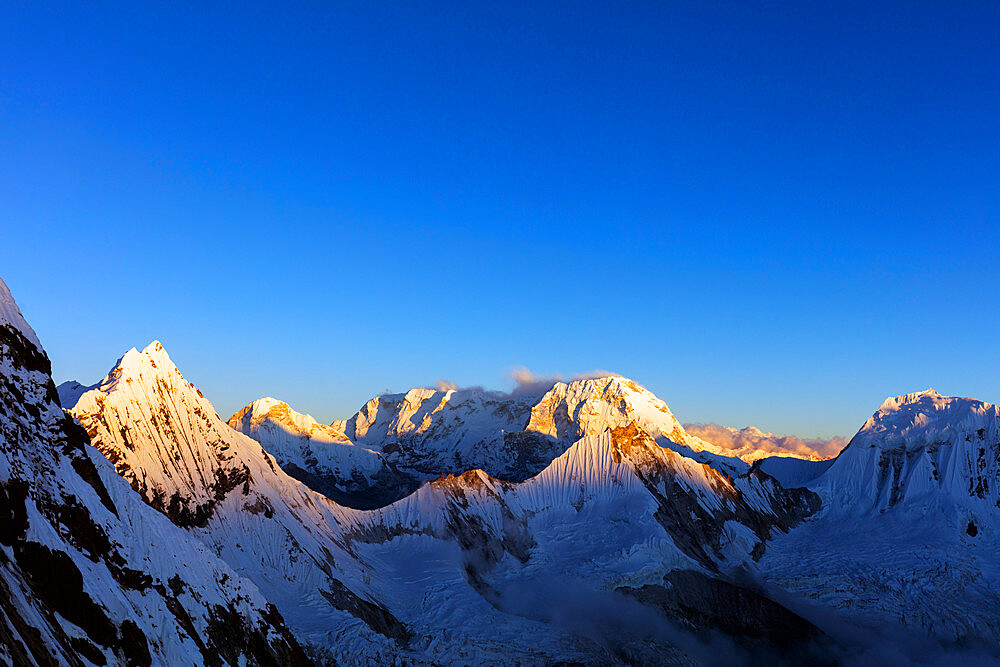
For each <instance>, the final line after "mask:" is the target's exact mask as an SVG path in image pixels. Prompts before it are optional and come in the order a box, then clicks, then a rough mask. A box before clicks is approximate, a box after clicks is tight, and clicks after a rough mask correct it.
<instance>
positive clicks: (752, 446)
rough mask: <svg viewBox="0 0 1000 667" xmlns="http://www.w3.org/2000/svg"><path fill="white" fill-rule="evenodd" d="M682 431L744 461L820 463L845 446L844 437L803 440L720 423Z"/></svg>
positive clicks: (685, 426)
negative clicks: (791, 458) (772, 458)
mask: <svg viewBox="0 0 1000 667" xmlns="http://www.w3.org/2000/svg"><path fill="white" fill-rule="evenodd" d="M684 429H685V430H686V431H687V432H688V433H690V434H691V435H694V436H697V437H699V438H701V439H702V440H707V441H708V442H710V443H712V444H713V445H717V446H719V447H722V448H723V449H727V450H729V451H730V453H731V455H732V456H738V457H740V458H741V459H743V460H744V461H755V460H757V459H762V458H765V457H767V456H776V455H777V456H794V457H796V458H802V459H809V460H812V461H822V460H824V459H829V458H833V457H834V456H836V455H837V454H839V453H840V450H842V449H843V448H844V447H846V446H847V443H848V439H847V438H842V437H840V436H836V437H833V438H829V439H823V438H810V439H804V438H799V437H798V436H794V435H775V434H774V433H764V432H763V431H761V430H760V429H758V428H755V427H753V426H747V427H746V428H741V429H735V428H731V427H729V426H720V425H719V424H685V425H684Z"/></svg>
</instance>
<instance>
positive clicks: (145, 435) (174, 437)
mask: <svg viewBox="0 0 1000 667" xmlns="http://www.w3.org/2000/svg"><path fill="white" fill-rule="evenodd" d="M71 413H72V414H73V415H74V416H75V417H76V418H77V419H79V421H80V423H81V424H82V425H83V427H84V428H85V429H86V431H87V433H88V434H89V436H90V438H91V441H92V442H93V443H94V445H95V446H96V447H97V448H98V449H99V450H100V451H101V452H102V453H103V454H104V455H105V456H106V457H107V458H108V460H109V461H111V462H112V463H113V464H114V466H115V469H116V470H117V471H118V473H119V474H120V475H121V476H122V477H123V478H124V479H125V480H127V481H128V482H129V484H131V486H132V488H133V489H135V490H136V491H137V492H138V493H139V494H140V495H141V496H142V497H143V498H144V499H145V501H146V502H147V503H148V504H149V505H151V506H152V507H154V508H156V509H158V510H160V511H161V512H162V513H163V514H165V515H166V516H167V517H169V518H170V520H171V521H173V523H174V524H176V525H177V526H179V527H182V528H185V529H187V530H188V532H189V533H190V534H191V535H193V536H194V537H196V538H197V539H198V540H200V541H201V542H202V543H203V544H205V545H206V546H207V547H208V548H209V549H210V550H211V551H213V552H214V553H215V554H217V555H218V556H219V557H221V558H222V559H223V560H224V561H225V562H227V563H228V564H229V565H230V566H231V567H232V568H233V569H234V570H236V572H237V573H239V574H240V575H241V576H245V577H247V578H248V579H250V580H251V581H253V582H254V583H255V584H256V585H257V586H258V587H259V588H260V590H261V591H262V592H263V593H264V595H265V596H266V597H267V599H268V600H270V601H271V602H273V603H274V604H275V605H276V606H277V608H278V610H279V611H280V612H281V613H282V615H283V616H284V617H285V619H286V621H287V622H288V624H289V626H290V627H291V628H292V630H293V631H294V632H295V633H296V635H297V636H298V637H299V638H300V640H302V641H304V642H306V643H307V644H308V645H309V648H310V652H311V653H312V655H313V657H315V658H317V659H320V660H327V659H329V660H338V661H340V660H345V659H347V660H359V659H370V660H373V661H376V662H381V661H383V660H384V659H387V656H391V655H395V654H396V652H397V651H398V650H400V649H401V648H403V647H404V646H405V644H406V642H407V640H408V636H409V632H408V631H407V629H406V628H405V627H404V626H403V625H402V624H401V623H400V622H398V621H397V620H396V619H395V618H394V617H393V615H392V614H391V613H390V612H389V611H388V610H387V609H386V608H385V606H384V605H383V604H382V603H381V602H380V601H379V600H378V594H377V592H376V591H375V590H374V589H373V588H372V587H371V586H369V585H368V583H367V581H366V580H367V579H368V578H369V577H370V574H369V567H368V565H367V564H366V563H364V562H363V561H361V560H359V559H358V558H357V556H356V555H355V554H353V553H351V552H350V550H349V547H348V546H347V545H346V544H344V542H343V541H342V540H341V539H340V534H341V530H340V525H341V524H342V523H345V522H346V521H347V520H348V518H347V513H348V512H349V511H350V510H346V509H345V508H342V507H340V506H339V505H337V504H336V503H334V502H333V501H331V500H329V499H327V498H326V497H324V496H322V495H320V494H318V493H316V492H314V491H312V490H311V489H309V488H308V487H306V486H305V485H303V484H301V483H300V482H298V481H296V480H294V479H292V478H291V477H289V476H288V475H287V474H285V473H284V472H283V471H282V470H281V468H280V467H278V465H277V464H276V462H275V461H274V459H273V457H271V456H270V455H269V454H267V453H266V452H265V451H264V450H263V449H262V448H261V446H260V444H259V443H258V442H257V441H255V440H252V439H251V438H249V437H247V436H245V435H242V434H241V433H237V432H236V431H235V430H233V429H232V428H230V427H229V426H228V425H227V424H226V423H225V422H223V421H222V420H221V419H220V418H219V416H218V415H217V414H216V412H215V409H214V408H213V407H212V405H211V403H209V402H208V400H207V399H205V397H204V396H203V395H202V394H201V392H200V391H198V390H197V389H196V388H195V387H194V385H192V384H191V383H189V382H188V381H187V380H185V379H184V377H183V376H182V375H181V373H180V371H178V369H177V367H176V366H175V365H174V363H173V361H171V359H170V357H169V356H168V355H167V353H166V351H165V350H164V349H163V346H162V345H161V344H160V343H159V342H156V341H154V342H153V343H151V344H150V345H149V346H147V347H146V348H145V349H144V350H142V351H138V350H136V349H134V348H133V349H131V350H129V351H128V352H126V353H125V355H124V356H123V357H122V358H121V359H120V360H119V361H118V363H117V364H116V365H115V367H114V368H113V369H112V370H111V372H109V373H108V375H107V377H106V378H105V379H104V380H103V381H102V382H101V383H99V385H98V386H97V388H96V389H93V390H91V391H89V392H87V393H85V394H83V395H82V396H81V397H80V399H79V401H78V402H77V403H76V405H75V406H74V407H73V409H72V411H71Z"/></svg>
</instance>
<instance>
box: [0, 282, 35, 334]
mask: <svg viewBox="0 0 1000 667" xmlns="http://www.w3.org/2000/svg"><path fill="white" fill-rule="evenodd" d="M4 324H8V325H10V326H11V327H13V328H14V329H16V330H17V331H20V332H21V334H22V335H23V336H24V337H25V338H27V339H28V340H29V341H30V342H32V343H34V345H35V347H37V348H38V349H42V344H41V342H40V341H39V340H38V336H36V335H35V330H34V329H32V328H31V326H30V325H29V324H28V323H27V322H25V320H24V317H23V316H22V315H21V310H20V308H18V307H17V304H16V303H15V302H14V297H13V296H11V293H10V290H9V289H7V283H5V282H4V281H3V280H2V279H0V326H2V325H4Z"/></svg>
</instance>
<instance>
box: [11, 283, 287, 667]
mask: <svg viewBox="0 0 1000 667" xmlns="http://www.w3.org/2000/svg"><path fill="white" fill-rule="evenodd" d="M305 661H306V658H305V656H304V655H303V654H302V652H301V650H300V649H299V646H298V644H297V642H296V640H295V639H294V637H293V636H292V634H291V633H290V632H289V631H288V629H287V628H286V627H285V625H284V622H283V620H282V618H281V616H280V615H279V613H278V612H277V611H275V609H274V608H273V607H272V606H271V605H270V604H269V603H268V602H267V601H266V600H265V598H264V597H263V596H262V595H261V593H260V591H259V590H258V589H257V587H256V586H254V585H253V584H252V583H250V582H248V581H246V580H245V579H242V578H241V577H239V576H238V575H237V574H236V573H235V572H234V571H233V570H232V569H231V568H230V567H229V566H227V565H226V564H225V563H224V562H222V561H221V560H219V559H218V558H216V557H215V556H214V555H213V554H212V553H211V552H209V551H208V550H207V549H206V548H205V547H204V546H203V545H202V544H201V543H200V542H198V541H197V540H194V539H192V538H191V537H190V536H189V535H187V534H186V533H185V532H184V531H183V530H181V529H179V528H177V527H175V526H173V525H171V523H170V522H169V521H168V520H167V519H166V518H165V517H163V516H162V515H161V514H159V513H158V512H155V511H154V510H152V509H150V508H149V507H148V506H147V505H146V504H144V503H143V502H142V500H141V499H140V498H139V496H138V495H137V494H136V493H135V492H134V491H132V489H130V488H129V487H128V485H127V484H126V483H125V482H124V481H123V480H122V479H121V478H120V477H119V476H118V475H117V474H115V471H114V469H113V468H112V467H111V465H110V464H109V463H108V462H107V460H106V459H105V458H104V457H103V456H101V455H100V453H98V452H97V451H96V450H94V449H93V447H91V446H90V445H89V444H87V437H86V434H85V433H84V432H83V431H82V430H81V429H80V428H79V426H77V425H76V424H75V423H74V422H73V420H72V419H70V418H69V417H68V416H66V415H65V413H64V412H63V411H62V410H61V409H60V407H59V404H58V402H57V397H56V389H55V386H54V385H53V383H52V379H51V377H50V366H49V360H48V357H47V356H46V355H45V353H44V352H43V351H42V349H41V347H40V345H39V343H38V339H37V337H36V336H35V334H34V332H33V331H32V330H31V328H30V327H29V326H28V325H27V324H26V323H25V322H24V320H23V319H22V317H21V315H20V313H19V311H18V309H17V306H16V305H15V304H14V302H13V299H12V298H11V296H10V293H9V291H8V290H7V287H6V285H4V284H3V282H2V281H0V662H4V663H6V664H15V665H84V664H98V665H104V664H112V665H150V664H157V665H162V664H172V665H174V664H176V665H180V664H188V665H190V664H216V665H219V664H230V665H241V664H276V663H281V664H296V663H298V664H302V663H304V662H305Z"/></svg>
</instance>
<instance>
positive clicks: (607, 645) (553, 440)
mask: <svg viewBox="0 0 1000 667" xmlns="http://www.w3.org/2000/svg"><path fill="white" fill-rule="evenodd" d="M5 294H6V290H5V288H4V290H3V292H0V346H2V350H3V354H2V356H0V380H2V385H0V391H2V394H0V398H2V404H0V428H2V435H3V440H2V443H0V444H2V447H0V479H2V481H3V484H2V486H0V646H3V647H4V649H3V650H5V651H6V653H4V654H3V655H4V658H5V659H7V661H9V662H28V663H34V662H37V663H52V662H53V661H54V662H55V663H56V664H87V662H89V663H94V664H100V663H101V661H102V660H103V661H105V662H109V663H110V664H152V663H156V664H178V663H179V664H192V663H193V664H201V663H206V664H221V663H229V664H244V663H246V664H274V663H278V664H293V663H294V662H295V661H296V660H297V661H301V662H305V661H309V660H311V661H315V662H318V663H324V664H325V663H330V664H333V663H342V664H452V663H462V664H553V663H582V664H636V663H639V664H649V663H655V664H692V663H698V662H701V663H708V664H712V663H714V662H718V661H719V660H720V659H723V658H724V659H725V660H727V661H730V662H736V663H739V662H741V661H742V662H763V661H768V662H773V661H774V660H789V661H795V662H808V663H816V662H824V661H825V662H837V661H838V660H843V659H849V658H852V657H854V656H851V651H853V650H855V649H857V646H856V645H857V644H858V643H859V640H858V639H857V637H858V636H861V635H859V634H858V633H860V632H862V630H858V628H859V627H860V628H862V629H863V628H864V627H866V626H870V627H871V628H873V632H875V633H878V634H879V635H888V636H890V637H892V639H890V640H887V641H889V642H890V643H892V644H893V647H894V649H897V650H898V651H899V652H898V653H893V654H890V659H889V660H888V661H889V662H891V661H892V657H899V656H902V657H903V659H906V658H909V657H916V654H915V653H907V651H909V650H910V649H909V648H907V647H912V646H917V647H919V649H915V650H919V651H924V650H926V649H928V647H929V648H930V649H933V651H935V652H934V653H933V654H932V655H934V656H948V657H953V654H943V653H938V652H937V651H939V650H940V645H939V644H938V643H936V642H939V641H940V642H952V643H955V642H958V643H959V644H960V645H961V646H974V647H976V650H977V651H982V653H980V654H977V655H979V656H981V655H987V656H990V657H1000V653H998V651H1000V642H998V641H997V640H996V637H997V636H1000V612H998V610H1000V564H998V561H997V559H996V557H995V555H996V553H997V552H998V549H1000V530H998V528H1000V520H998V511H1000V428H998V411H997V407H996V406H993V405H990V404H988V403H983V402H980V401H974V400H971V399H961V398H948V397H943V396H941V395H939V394H937V393H936V392H933V391H930V390H928V391H926V392H920V393H917V394H908V395H905V396H900V397H897V398H893V399H888V400H887V401H886V402H885V403H884V404H883V405H882V406H881V408H879V410H878V411H877V412H876V413H875V414H874V415H873V416H872V418H871V419H869V420H868V422H867V423H866V424H865V425H864V426H863V427H862V429H861V430H860V431H859V432H858V434H857V435H856V436H855V437H854V438H853V439H852V440H851V442H850V444H849V445H848V446H847V447H846V448H845V449H844V450H843V451H842V452H841V453H840V455H839V456H838V457H837V458H836V459H832V460H826V461H810V460H805V459H796V458H789V457H767V458H763V459H760V460H756V461H755V462H754V463H753V465H749V462H748V461H744V460H742V459H740V458H737V457H734V456H732V455H731V454H732V453H733V449H732V448H731V447H726V446H722V445H713V444H710V443H709V442H707V441H705V440H702V439H701V438H699V437H697V436H694V435H692V434H690V433H688V432H687V431H686V430H685V429H684V427H682V426H681V425H680V423H679V422H678V421H677V420H676V419H675V418H674V416H673V414H672V413H671V412H670V410H669V408H668V407H667V406H666V404H665V403H664V402H663V401H662V400H660V399H659V398H657V397H656V396H654V395H653V394H652V393H650V392H649V391H648V390H646V389H645V388H643V387H642V386H641V385H638V384H636V383H635V382H632V381H630V380H628V379H626V378H621V377H617V376H609V377H601V378H591V379H586V380H576V381H573V382H557V383H553V384H552V386H550V387H548V388H546V389H544V390H542V391H538V392H535V393H518V394H516V395H508V394H499V393H490V392H484V391H479V390H448V391H436V390H431V389H414V390H411V391H409V392H406V393H405V394H397V395H388V396H382V397H378V398H376V399H373V400H372V401H369V402H368V403H367V404H366V405H365V406H364V407H363V408H362V409H361V410H360V411H359V412H358V413H357V414H356V415H354V416H353V417H352V418H351V419H349V420H344V421H341V422H335V423H334V424H332V425H329V426H324V425H321V424H318V423H316V421H315V420H313V419H312V418H311V417H309V416H308V415H302V414H299V413H296V412H295V411H294V410H292V409H291V408H290V407H288V406H287V405H286V404H284V403H281V402H280V401H277V400H275V399H270V398H268V399H261V400H259V401H255V402H253V403H251V404H250V405H248V406H247V407H246V408H245V409H244V410H241V411H240V412H238V413H237V414H236V415H234V416H233V417H232V418H231V419H230V420H229V423H228V424H227V423H226V422H224V421H223V420H222V419H221V418H220V417H219V416H218V415H217V414H216V412H215V410H214V408H213V407H212V405H211V403H210V402H209V401H208V400H207V399H206V398H205V397H204V396H203V395H202V394H201V393H200V392H199V391H198V390H197V389H196V388H195V386H194V385H193V384H191V383H190V382H188V381H187V380H186V379H185V378H184V377H183V376H182V375H181V373H180V371H179V370H178V369H177V367H176V366H175V365H174V363H173V361H172V360H171V359H170V357H169V356H168V355H167V353H166V351H165V350H164V349H163V346H162V345H160V344H159V343H157V342H155V341H154V342H153V343H152V344H150V345H149V346H147V347H146V348H145V349H143V350H141V351H139V350H135V349H133V350H130V351H128V352H127V353H126V354H125V355H124V356H123V357H122V358H121V359H120V360H119V361H118V362H117V363H116V364H115V366H114V367H113V369H112V370H111V372H109V373H108V375H107V377H105V378H104V379H103V380H102V381H101V382H99V383H97V384H96V385H92V386H90V387H85V386H83V385H80V384H78V383H75V384H66V385H63V386H61V387H60V389H61V391H60V392H58V394H57V391H56V388H55V387H54V386H53V384H52V382H51V379H50V378H49V375H48V362H47V359H45V357H44V353H42V352H41V350H40V348H39V347H38V346H37V339H36V338H35V336H34V333H33V332H31V330H30V328H28V327H27V325H26V324H24V323H23V320H22V319H21V317H20V314H19V313H18V312H17V309H16V306H13V302H12V301H11V300H10V299H9V295H6V296H5ZM5 299H6V300H5ZM57 400H62V401H65V403H64V405H65V407H67V408H71V410H70V412H71V414H72V415H73V416H75V417H76V418H77V419H78V420H79V422H78V423H77V422H74V421H72V420H71V419H68V418H67V417H66V416H65V413H63V412H62V411H61V410H60V409H59V407H58V403H57ZM71 401H75V402H74V403H73V405H70V402H71ZM81 425H82V428H80V426H81ZM740 433H743V431H741V432H740ZM749 435H750V436H753V437H754V438H756V437H758V436H757V434H756V433H752V432H749ZM767 435H768V434H762V436H761V437H764V436H767ZM734 437H735V436H734ZM88 441H90V442H92V443H93V444H94V446H96V448H97V449H94V447H91V446H90V445H89V444H86V443H87V442H88ZM98 450H99V451H98ZM102 455H103V456H102ZM279 464H280V465H279ZM299 480H302V481H299ZM303 482H305V483H303ZM310 487H312V488H310ZM322 490H326V491H328V493H326V494H324V493H321V492H318V491H322ZM338 494H339V495H338ZM379 494H382V495H381V496H380V495H379ZM397 497H398V498H399V499H398V500H396V499H395V498H397ZM331 498H332V499H331ZM337 499H346V500H347V501H350V502H352V503H354V504H355V505H356V506H364V505H365V503H366V502H367V503H368V505H367V506H369V507H373V509H352V508H350V507H347V506H344V505H343V504H340V503H338V502H336V500H337ZM393 500H394V502H390V501H393ZM32 545H34V546H32ZM43 568H44V571H43ZM52 571H58V572H68V573H69V574H68V575H67V576H61V577H60V578H57V579H53V578H52V577H51V575H50V572H52ZM53 582H55V583H53ZM81 609H82V610H84V611H85V612H86V613H82V612H81ZM894 624H898V625H899V626H901V629H900V628H896V629H893V628H894V627H895V625H894ZM844 628H850V630H845V629H844ZM863 636H866V637H872V636H876V635H863ZM140 637H141V638H142V641H140V640H139V638H140ZM928 637H930V638H932V639H933V641H934V642H935V643H932V644H926V643H922V642H925V641H926V638H928ZM864 641H865V642H867V643H869V644H870V643H872V642H871V640H868V639H866V640H864ZM852 642H853V644H854V646H852ZM137 647H140V648H137ZM141 647H145V651H144V650H143V649H142V648H141ZM216 654H218V656H219V658H218V659H216V658H215V657H210V656H215V655H216ZM882 655H883V654H879V656H880V659H879V661H886V660H884V659H881V656H882ZM964 655H965V654H963V656H964ZM147 656H148V659H147ZM50 658H51V659H50ZM871 658H872V656H871V655H870V654H867V653H865V654H863V655H861V656H860V658H858V661H859V662H861V663H865V662H872V659H871ZM935 659H937V658H935ZM942 659H943V658H942ZM83 661H86V662H83Z"/></svg>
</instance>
